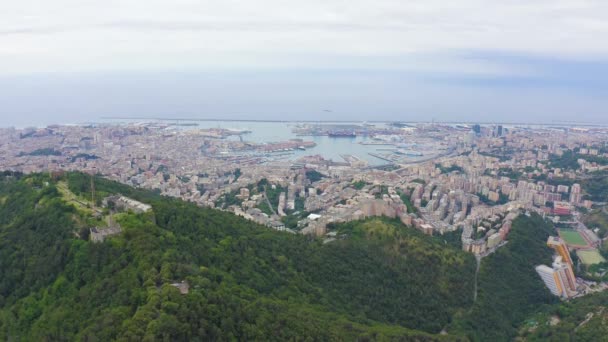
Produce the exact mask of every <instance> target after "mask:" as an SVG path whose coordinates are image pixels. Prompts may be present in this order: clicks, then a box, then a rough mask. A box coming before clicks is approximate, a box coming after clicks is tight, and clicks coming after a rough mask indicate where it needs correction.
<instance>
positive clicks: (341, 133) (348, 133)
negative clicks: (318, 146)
mask: <svg viewBox="0 0 608 342" xmlns="http://www.w3.org/2000/svg"><path fill="white" fill-rule="evenodd" d="M327 136H329V137H334V138H354V137H356V136H357V133H355V131H329V132H328V133H327Z"/></svg>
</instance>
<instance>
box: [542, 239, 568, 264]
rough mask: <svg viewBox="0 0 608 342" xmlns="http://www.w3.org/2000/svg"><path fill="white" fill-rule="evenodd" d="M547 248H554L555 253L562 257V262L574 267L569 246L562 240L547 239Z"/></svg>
mask: <svg viewBox="0 0 608 342" xmlns="http://www.w3.org/2000/svg"><path fill="white" fill-rule="evenodd" d="M547 246H549V247H550V248H553V249H554V250H555V252H556V253H557V254H558V255H559V256H561V257H562V260H563V261H564V262H565V263H568V264H569V265H570V266H572V259H571V258H570V252H569V251H568V246H567V245H566V242H565V241H564V240H563V239H562V238H560V237H557V236H549V239H547Z"/></svg>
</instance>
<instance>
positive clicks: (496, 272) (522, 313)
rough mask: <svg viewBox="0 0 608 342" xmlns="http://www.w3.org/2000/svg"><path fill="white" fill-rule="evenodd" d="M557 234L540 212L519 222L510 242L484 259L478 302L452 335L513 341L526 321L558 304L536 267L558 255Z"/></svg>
mask: <svg viewBox="0 0 608 342" xmlns="http://www.w3.org/2000/svg"><path fill="white" fill-rule="evenodd" d="M551 234H554V231H553V228H552V226H551V224H549V223H547V222H546V221H544V220H543V219H542V218H541V217H540V216H538V215H536V214H533V215H532V216H531V217H527V216H525V215H520V216H519V217H518V218H517V219H515V220H514V221H513V226H512V229H511V232H510V233H509V243H507V245H505V246H504V247H502V248H499V249H498V250H497V251H496V252H495V253H493V254H491V255H490V256H488V257H486V258H483V259H482V261H481V267H480V270H479V277H478V279H479V284H478V286H479V287H478V289H479V292H478V297H477V301H476V302H475V304H474V305H473V307H472V309H471V310H470V311H469V312H467V313H465V314H463V315H462V316H461V317H457V318H455V322H454V324H452V326H451V328H449V329H448V332H450V333H453V334H462V335H466V336H467V337H468V338H469V339H471V340H473V341H508V340H511V339H512V338H513V337H514V336H516V335H517V328H516V327H517V326H519V325H521V324H522V323H523V322H524V320H525V319H526V318H528V317H530V316H532V314H533V313H535V312H538V311H539V310H540V309H541V308H542V306H543V305H544V304H551V303H555V302H556V301H557V300H558V299H557V297H554V296H553V295H551V293H550V292H549V290H548V289H547V288H546V287H545V285H544V283H543V282H542V280H541V279H540V277H539V276H538V274H537V273H536V271H535V269H534V267H535V266H537V265H539V264H550V263H551V256H552V254H553V251H552V250H551V249H550V248H547V246H546V241H547V238H548V237H549V235H551Z"/></svg>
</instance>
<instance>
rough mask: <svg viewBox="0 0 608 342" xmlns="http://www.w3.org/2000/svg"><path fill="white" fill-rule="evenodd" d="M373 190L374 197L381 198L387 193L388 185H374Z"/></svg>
mask: <svg viewBox="0 0 608 342" xmlns="http://www.w3.org/2000/svg"><path fill="white" fill-rule="evenodd" d="M374 191H375V195H374V197H376V198H377V199H378V198H382V197H383V196H384V195H388V186H386V185H380V187H376V188H375V189H374Z"/></svg>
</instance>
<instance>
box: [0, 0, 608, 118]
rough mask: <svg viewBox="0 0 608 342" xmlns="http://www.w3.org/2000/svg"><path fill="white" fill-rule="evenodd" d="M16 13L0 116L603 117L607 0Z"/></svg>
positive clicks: (607, 87)
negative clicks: (601, 0) (490, 4)
mask: <svg viewBox="0 0 608 342" xmlns="http://www.w3.org/2000/svg"><path fill="white" fill-rule="evenodd" d="M5 9H6V11H3V12H1V13H0V89H2V92H1V93H0V104H1V106H0V126H27V125H45V124H52V123H78V122H88V121H98V120H99V119H100V118H101V117H108V116H126V117H172V116H175V117H187V118H203V119H209V118H225V119H263V120H278V119H281V120H302V119H306V120H321V119H323V120H354V121H364V120H387V121H430V120H431V119H434V120H437V121H469V122H474V121H480V122H494V121H496V122H531V123H534V122H537V123H541V122H542V123H552V122H561V121H578V122H583V123H598V124H608V119H606V117H608V115H606V108H608V96H607V95H608V59H607V58H606V57H607V56H608V45H606V44H602V37H604V36H606V35H607V34H608V25H607V24H606V23H607V22H608V4H606V3H604V2H600V1H538V2H534V3H529V2H526V1H519V0H515V1H508V2H503V3H499V4H493V5H492V6H489V5H487V4H486V3H484V2H483V1H478V0H459V1H453V2H450V3H449V4H448V3H445V2H443V1H420V2H418V1H417V2H409V3H407V4H406V3H400V2H393V1H389V0H382V1H369V0H361V1H352V2H348V4H346V3H343V2H340V1H312V2H307V3H292V4H288V3H285V2H280V1H271V0H258V1H254V2H249V3H244V4H243V3H237V2H229V1H228V2H221V3H214V2H193V1H188V0H179V1H175V2H171V3H165V2H163V1H158V0H153V1H146V2H142V1H137V0H127V1H117V0H112V1H107V2H104V3H103V5H101V4H90V5H83V4H81V3H80V2H77V1H72V0H60V1H56V2H53V3H52V4H51V3H38V1H35V0H25V1H19V2H17V1H8V3H7V4H6V5H5ZM326 109H329V110H331V112H327V111H325V110H326Z"/></svg>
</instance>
